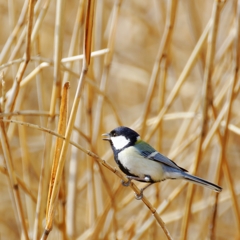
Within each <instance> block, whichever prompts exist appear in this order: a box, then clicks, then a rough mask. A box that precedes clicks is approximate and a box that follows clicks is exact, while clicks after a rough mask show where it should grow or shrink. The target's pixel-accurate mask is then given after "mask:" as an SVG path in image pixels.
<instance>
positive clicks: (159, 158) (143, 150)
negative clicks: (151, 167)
mask: <svg viewBox="0 0 240 240" xmlns="http://www.w3.org/2000/svg"><path fill="white" fill-rule="evenodd" d="M135 147H136V149H137V150H138V152H139V153H140V154H141V155H142V156H143V157H145V158H148V159H149V160H152V161H156V162H160V163H162V164H165V165H167V166H169V167H172V168H175V169H178V170H182V171H184V172H187V170H186V169H184V168H181V167H179V166H178V165H177V164H176V163H175V162H173V161H172V160H171V159H169V158H167V157H165V156H164V155H162V154H161V153H159V152H158V151H156V150H155V149H154V148H153V147H152V146H150V145H149V144H148V143H146V142H144V141H139V142H138V143H137V144H135Z"/></svg>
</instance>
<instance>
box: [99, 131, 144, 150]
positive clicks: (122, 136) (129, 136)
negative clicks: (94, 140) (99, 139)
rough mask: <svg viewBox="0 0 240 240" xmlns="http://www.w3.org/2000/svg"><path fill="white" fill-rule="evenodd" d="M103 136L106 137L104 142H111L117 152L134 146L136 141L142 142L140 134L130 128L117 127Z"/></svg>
mask: <svg viewBox="0 0 240 240" xmlns="http://www.w3.org/2000/svg"><path fill="white" fill-rule="evenodd" d="M102 136H105V137H106V138H103V140H107V141H109V142H110V144H111V146H112V148H113V149H114V150H117V151H121V150H122V149H124V148H126V147H129V146H133V145H134V144H135V143H136V141H138V140H140V136H139V134H138V133H137V132H135V131H133V130H132V129H130V128H128V127H117V128H115V129H113V130H112V131H111V132H110V133H105V134H103V135H102Z"/></svg>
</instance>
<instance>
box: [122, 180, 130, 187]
mask: <svg viewBox="0 0 240 240" xmlns="http://www.w3.org/2000/svg"><path fill="white" fill-rule="evenodd" d="M130 183H131V180H130V179H128V181H127V182H125V181H123V180H122V185H123V186H124V187H128V186H129V185H130Z"/></svg>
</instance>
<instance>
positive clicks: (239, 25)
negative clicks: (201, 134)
mask: <svg viewBox="0 0 240 240" xmlns="http://www.w3.org/2000/svg"><path fill="white" fill-rule="evenodd" d="M236 16H237V17H236V24H235V25H236V38H235V42H234V48H233V74H234V75H233V76H234V78H233V80H232V84H231V88H230V90H229V93H228V99H227V100H228V101H227V103H226V104H227V111H226V125H225V128H224V131H223V133H222V136H221V134H220V133H219V137H220V138H221V145H222V153H221V158H220V162H219V168H218V172H217V183H218V184H219V182H220V179H221V175H222V171H220V166H223V171H224V173H225V174H226V176H227V178H228V179H229V180H228V183H229V188H230V189H231V193H232V200H233V206H234V212H235V216H236V220H237V225H238V237H240V212H239V206H238V200H237V198H236V194H235V190H234V188H233V180H232V177H231V174H230V170H229V166H228V163H227V153H226V151H227V141H228V135H229V130H228V127H227V126H228V125H229V122H230V118H231V110H232V104H233V100H234V88H235V86H236V83H237V79H238V76H239V63H240V61H239V56H240V55H239V52H240V43H239V40H240V1H238V4H237V14H236ZM214 206H215V207H214V213H213V218H212V226H213V227H212V229H211V237H213V236H214V234H215V231H216V224H215V221H216V215H217V208H218V196H216V197H215V203H214Z"/></svg>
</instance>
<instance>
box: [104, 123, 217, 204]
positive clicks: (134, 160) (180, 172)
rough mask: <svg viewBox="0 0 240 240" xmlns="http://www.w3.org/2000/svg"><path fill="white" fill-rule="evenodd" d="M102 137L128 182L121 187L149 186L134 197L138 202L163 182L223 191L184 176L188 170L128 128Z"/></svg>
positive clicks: (192, 177)
mask: <svg viewBox="0 0 240 240" xmlns="http://www.w3.org/2000/svg"><path fill="white" fill-rule="evenodd" d="M102 136H104V137H105V138H103V140H107V141H109V142H110V145H111V148H112V150H113V154H114V159H115V161H116V163H117V164H118V166H119V168H120V169H121V170H122V171H123V172H124V173H125V174H126V175H127V178H128V179H129V180H128V182H123V185H124V186H129V184H130V182H131V180H136V181H140V182H147V183H149V184H148V185H147V186H146V187H144V188H142V189H141V194H139V195H136V198H137V199H141V198H142V197H143V191H144V190H145V189H146V188H147V187H149V186H150V185H151V184H153V183H156V182H160V181H164V180H165V179H184V180H187V181H190V182H193V183H195V184H199V185H201V186H205V187H208V188H210V189H212V190H214V191H216V192H221V191H222V188H221V187H219V186H217V185H215V184H213V183H210V182H208V181H206V180H204V179H202V178H199V177H196V176H193V175H191V174H189V173H187V170H185V169H184V168H181V167H179V166H178V165H177V164H176V163H175V162H173V161H172V160H170V159H169V158H167V157H165V156H163V155H162V154H161V153H159V152H158V151H156V150H155V149H154V148H153V147H151V146H150V145H149V144H148V143H146V142H144V141H143V140H141V138H140V136H139V134H138V133H137V132H135V131H133V130H132V129H130V128H128V127H123V126H122V127H117V128H115V129H114V130H112V131H111V132H110V133H105V134H103V135H102Z"/></svg>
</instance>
